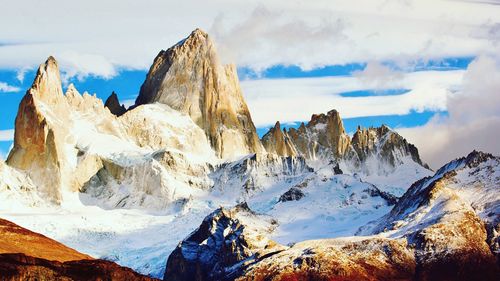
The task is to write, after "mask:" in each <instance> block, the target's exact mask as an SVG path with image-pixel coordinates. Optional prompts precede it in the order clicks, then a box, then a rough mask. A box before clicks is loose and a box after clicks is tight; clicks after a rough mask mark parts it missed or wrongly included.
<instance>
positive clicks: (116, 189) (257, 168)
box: [0, 104, 427, 277]
mask: <svg viewBox="0 0 500 281" xmlns="http://www.w3.org/2000/svg"><path fill="white" fill-rule="evenodd" d="M47 111H48V112H47V114H48V115H50V109H47ZM95 116H96V114H90V113H88V112H83V111H78V110H75V111H73V112H72V113H71V116H70V120H71V125H70V126H69V128H68V131H69V134H68V138H67V140H66V143H65V148H64V149H65V152H66V153H65V154H67V157H68V159H67V162H68V163H69V164H70V165H69V166H71V167H73V168H75V167H80V166H79V164H80V163H81V160H82V158H83V157H87V156H96V157H98V159H100V160H101V161H102V162H103V163H104V164H103V165H107V169H105V171H100V172H99V173H98V174H97V175H95V176H93V177H92V178H91V179H90V181H89V182H88V183H87V184H86V185H84V187H83V188H82V192H70V189H69V188H68V189H63V190H62V191H61V192H62V194H63V201H62V204H61V205H60V206H54V205H47V204H44V203H43V200H42V199H40V198H39V197H38V194H37V192H36V189H35V188H34V187H33V186H32V185H30V184H29V179H25V178H23V177H24V175H23V174H21V173H19V172H16V171H11V170H9V169H4V170H3V172H5V173H8V174H5V175H3V178H5V179H16V178H19V179H22V180H20V181H19V182H15V183H9V182H7V181H6V183H7V185H9V186H13V187H15V188H14V189H13V188H11V191H10V192H0V196H1V197H0V199H1V200H2V205H1V206H0V217H3V218H5V219H8V220H11V221H13V222H15V223H17V224H19V225H21V226H23V227H26V228H28V229H30V230H33V231H37V232H40V233H42V234H44V235H46V236H48V237H51V238H53V239H55V240H57V241H60V242H62V243H64V244H66V245H68V246H69V247H72V248H75V249H77V250H79V251H81V252H83V253H86V254H89V255H91V256H93V257H96V258H104V259H110V260H113V261H116V262H117V263H119V264H121V265H124V266H128V267H131V268H133V269H135V270H137V271H139V272H141V273H144V274H148V275H152V276H154V277H162V276H163V272H164V270H165V265H166V260H167V258H168V256H169V254H170V253H171V252H172V250H173V249H174V248H175V247H176V246H177V244H178V243H179V242H180V241H181V240H183V239H184V238H185V237H187V236H188V235H189V234H190V233H191V232H192V231H193V230H195V229H196V228H197V227H198V226H199V225H200V223H201V222H202V221H203V219H204V218H205V216H206V215H207V214H209V213H211V212H212V211H213V210H215V209H217V208H219V207H220V206H224V207H232V206H234V205H236V204H238V203H240V202H243V201H245V202H247V203H248V205H249V206H250V208H251V209H252V210H253V211H256V212H258V213H261V214H263V215H266V216H268V217H270V218H272V219H274V220H276V221H277V223H278V226H277V228H276V229H275V230H274V231H273V232H272V233H271V234H270V238H271V239H274V240H276V241H277V242H279V243H283V244H290V243H296V242H300V241H303V240H309V239H321V238H334V237H343V236H352V235H354V234H355V232H356V230H357V229H358V228H359V227H361V226H363V225H365V224H366V223H368V222H369V221H372V220H374V219H376V218H379V217H381V216H383V215H385V214H386V213H387V212H389V210H390V209H391V208H392V207H391V206H389V205H388V202H387V201H386V200H385V199H383V198H382V197H381V196H379V195H377V194H375V193H374V192H373V190H374V188H375V189H376V188H377V187H374V185H373V184H375V185H376V186H379V187H380V190H381V191H388V192H390V193H392V194H396V195H400V194H401V193H402V192H404V189H405V187H407V186H408V183H409V182H410V181H413V180H416V179H418V178H419V177H423V176H425V175H427V174H426V173H427V172H426V170H422V169H423V167H420V166H416V164H415V163H414V162H412V161H410V162H408V163H406V162H405V163H403V164H404V165H402V166H400V167H398V168H396V170H394V169H393V170H391V171H392V172H391V173H360V174H358V175H355V174H353V173H350V171H349V170H348V169H346V170H345V172H346V174H344V175H335V174H334V170H333V166H332V164H330V163H326V161H324V160H323V159H321V157H318V159H316V160H314V161H311V162H310V163H306V162H305V160H304V159H301V158H280V157H277V156H272V155H259V156H256V155H248V156H245V157H239V158H237V159H232V160H231V161H229V162H225V163H222V162H221V161H220V160H218V159H216V158H215V153H214V151H213V150H212V149H211V146H210V144H209V142H208V139H207V138H206V135H205V133H204V131H203V130H202V129H201V128H199V127H198V126H196V125H195V123H194V122H193V121H192V120H191V119H190V118H189V117H188V116H187V115H184V114H181V113H179V112H177V111H175V110H173V109H171V108H170V107H168V106H166V105H161V104H150V105H143V106H140V107H137V108H135V109H134V110H132V111H129V112H127V113H126V114H124V115H123V116H121V117H119V118H114V117H113V118H111V117H109V116H108V117H102V118H100V119H98V120H94V119H95V118H96V117H95ZM146 118H147V120H148V121H147V122H145V120H146ZM110 127H111V128H110ZM227 133H228V134H233V133H234V132H227ZM78 151H79V153H78ZM82 153H83V156H82V155H80V154H82ZM309 165H311V166H312V167H313V168H314V169H311V168H310V166H309ZM7 168H8V167H7ZM91 168H96V167H91ZM96 169H99V168H96ZM89 171H93V170H92V169H90V170H89ZM73 172H75V173H79V172H82V171H78V170H75V171H73ZM85 172H88V171H85ZM93 173H95V171H93ZM106 173H108V174H106ZM111 173H113V175H110V174H111ZM90 176H92V174H91V175H90ZM291 187H297V188H300V189H301V191H302V192H303V193H304V194H305V197H303V198H301V199H300V200H298V201H288V202H279V198H280V196H281V195H282V194H283V193H285V192H287V191H288V190H289V189H290V188H291ZM0 188H1V189H2V190H5V189H6V187H5V186H0ZM4 202H5V203H4ZM12 202H16V203H15V204H14V203H12ZM38 202H39V204H38ZM245 220H248V221H250V224H251V225H253V226H255V227H257V228H259V229H260V228H262V225H261V222H259V220H257V219H254V218H245Z"/></svg>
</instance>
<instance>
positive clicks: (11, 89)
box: [0, 82, 21, 93]
mask: <svg viewBox="0 0 500 281" xmlns="http://www.w3.org/2000/svg"><path fill="white" fill-rule="evenodd" d="M19 91H21V88H19V87H15V86H11V85H9V84H7V83H5V82H0V93H2V92H3V93H16V92H19Z"/></svg>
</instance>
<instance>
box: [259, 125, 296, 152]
mask: <svg viewBox="0 0 500 281" xmlns="http://www.w3.org/2000/svg"><path fill="white" fill-rule="evenodd" d="M262 145H264V148H265V149H266V151H267V152H268V153H274V154H277V155H279V156H285V157H288V156H297V151H296V149H295V145H294V144H293V143H292V141H291V140H290V137H289V136H288V133H287V131H286V130H283V131H282V130H281V125H280V122H279V121H278V122H276V124H275V125H274V127H273V128H271V129H270V130H269V132H267V133H266V134H265V135H264V136H263V137H262Z"/></svg>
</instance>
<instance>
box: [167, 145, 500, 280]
mask: <svg viewBox="0 0 500 281" xmlns="http://www.w3.org/2000/svg"><path fill="white" fill-rule="evenodd" d="M499 164H500V157H494V156H492V155H491V154H486V153H482V152H477V151H474V152H472V153H470V154H469V155H468V156H467V157H463V158H460V159H457V160H454V161H452V162H450V163H448V164H447V165H445V166H443V167H442V168H441V169H439V170H438V171H437V172H436V173H435V174H434V175H433V176H432V177H431V176H430V177H426V178H423V179H421V180H419V181H417V182H415V183H414V184H413V185H412V186H411V187H410V188H409V189H408V191H407V192H406V193H405V194H404V195H403V196H402V198H401V199H399V200H398V201H397V203H396V204H395V205H394V207H393V208H392V210H391V211H390V212H388V214H387V215H385V216H383V217H382V218H379V219H377V220H374V221H373V222H371V223H368V224H366V225H365V226H363V227H361V228H360V230H359V231H358V232H357V234H358V235H359V234H362V235H368V236H355V237H344V238H338V239H321V240H311V241H303V242H300V243H296V244H291V245H282V244H278V243H276V242H274V241H272V240H269V237H272V236H273V235H272V233H273V232H274V231H276V229H277V228H278V227H277V224H278V222H277V221H271V222H270V223H267V224H266V223H264V222H266V216H265V215H262V214H257V213H255V212H252V211H251V210H250V209H249V208H248V206H246V205H244V206H245V208H241V207H236V208H235V209H231V210H224V209H220V210H217V211H215V212H214V213H213V214H211V215H209V216H207V217H206V218H205V220H204V221H203V223H202V225H201V226H200V227H199V228H198V229H197V230H196V231H194V232H193V233H192V234H191V235H190V236H189V237H188V238H186V239H185V240H184V241H183V242H181V243H180V244H179V246H178V247H177V249H176V250H175V251H174V252H173V253H172V254H171V255H170V257H169V260H168V263H167V269H166V272H167V273H170V274H171V275H169V274H167V275H166V276H165V277H166V278H165V279H166V280H497V279H498V276H500V265H499V264H498V260H499V253H500V252H499V250H498V249H499V247H498V245H499V244H498V243H499V236H498V231H497V230H498V228H499V227H500V224H499V223H500V216H499V213H500V206H499V204H498V202H499V200H500V194H499V193H498V186H499V184H500V165H499ZM267 220H268V219H267ZM255 221H260V222H261V223H260V224H259V223H255ZM256 225H262V227H260V228H259V227H255V226H256ZM254 237H257V238H258V239H257V240H256V239H255V238H254ZM260 241H264V242H260ZM207 255H209V256H207ZM214 255H216V256H217V257H218V258H210V257H212V256H214ZM227 257H232V258H227ZM183 269H188V270H186V271H185V272H182V271H179V270H183ZM221 276H222V277H221ZM224 276H225V277H224ZM170 278H176V279H170ZM224 278H226V279H224Z"/></svg>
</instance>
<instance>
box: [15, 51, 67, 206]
mask: <svg viewBox="0 0 500 281" xmlns="http://www.w3.org/2000/svg"><path fill="white" fill-rule="evenodd" d="M49 111H50V113H49ZM68 115H69V105H68V103H67V102H66V100H65V98H64V96H63V91H62V87H61V79H60V76H59V69H58V66H57V62H56V60H55V59H54V58H53V57H49V59H48V60H47V61H46V62H45V63H44V64H42V65H40V68H39V69H38V72H37V75H36V77H35V81H34V82H33V85H32V86H31V88H30V89H29V90H28V91H27V92H26V95H25V96H24V98H23V99H22V101H21V104H20V105H19V111H18V114H17V117H16V130H15V134H14V147H13V149H12V151H11V153H10V155H9V157H8V159H7V163H8V164H9V165H10V166H12V167H15V168H18V169H21V170H25V171H28V174H29V176H30V177H31V179H32V180H33V182H34V183H35V184H36V185H37V186H38V188H39V190H40V192H41V193H43V194H45V195H47V197H49V198H50V199H51V200H52V201H54V202H59V201H60V200H61V194H60V187H61V186H62V185H63V184H64V183H65V182H66V181H67V180H68V179H67V178H66V177H65V176H64V170H66V169H68V167H67V166H66V165H65V163H66V161H65V158H66V151H64V148H63V145H62V143H63V142H64V139H65V137H66V135H67V134H68V132H67V130H66V128H65V127H64V125H62V124H64V123H66V122H67V116H68Z"/></svg>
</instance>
